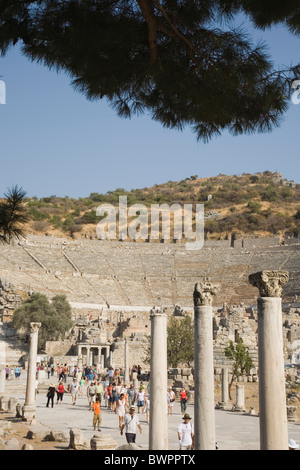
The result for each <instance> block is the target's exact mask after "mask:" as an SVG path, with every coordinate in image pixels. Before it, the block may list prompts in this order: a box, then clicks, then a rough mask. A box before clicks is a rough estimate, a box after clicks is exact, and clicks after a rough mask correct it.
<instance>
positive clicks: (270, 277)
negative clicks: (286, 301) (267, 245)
mask: <svg viewBox="0 0 300 470" xmlns="http://www.w3.org/2000/svg"><path fill="white" fill-rule="evenodd" d="M288 280H289V273H288V272H287V271H281V270H279V271H275V270H274V271H259V272H257V273H253V274H250V276H249V282H250V284H252V285H253V286H255V287H258V289H259V294H260V296H261V297H281V294H282V286H283V285H284V284H285V283H286V282H287V281H288Z"/></svg>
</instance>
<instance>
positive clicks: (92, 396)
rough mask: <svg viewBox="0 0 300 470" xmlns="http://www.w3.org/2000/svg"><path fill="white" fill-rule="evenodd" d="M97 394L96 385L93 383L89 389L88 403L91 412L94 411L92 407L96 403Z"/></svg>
mask: <svg viewBox="0 0 300 470" xmlns="http://www.w3.org/2000/svg"><path fill="white" fill-rule="evenodd" d="M95 394H96V390H95V383H94V382H91V384H90V385H89V386H88V388H87V397H88V401H89V409H90V410H91V409H92V405H93V403H94V401H95Z"/></svg>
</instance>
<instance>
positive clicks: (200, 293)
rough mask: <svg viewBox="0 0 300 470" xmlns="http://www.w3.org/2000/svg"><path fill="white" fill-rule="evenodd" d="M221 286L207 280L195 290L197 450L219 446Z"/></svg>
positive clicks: (195, 428) (195, 422)
mask: <svg viewBox="0 0 300 470" xmlns="http://www.w3.org/2000/svg"><path fill="white" fill-rule="evenodd" d="M216 293H217V286H216V285H215V284H212V283H211V282H210V281H208V280H205V281H203V282H201V283H197V284H196V285H195V290H194V325H195V341H194V351H195V358H194V364H195V365H194V380H195V397H197V398H196V399H195V404H194V433H195V450H214V449H215V408H214V362H213V308H212V299H213V296H214V295H215V294H216Z"/></svg>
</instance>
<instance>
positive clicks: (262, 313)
mask: <svg viewBox="0 0 300 470" xmlns="http://www.w3.org/2000/svg"><path fill="white" fill-rule="evenodd" d="M288 279H289V275H288V273H287V272H286V271H261V272H257V273H254V274H251V275H250V276H249V282H250V283H251V284H252V285H254V286H256V287H258V289H259V293H260V297H259V298H258V305H257V306H258V367H259V416H260V447H261V450H287V449H288V427H287V411H286V392H285V375H284V356H283V337H282V305H281V294H282V286H283V284H285V283H286V282H287V281H288Z"/></svg>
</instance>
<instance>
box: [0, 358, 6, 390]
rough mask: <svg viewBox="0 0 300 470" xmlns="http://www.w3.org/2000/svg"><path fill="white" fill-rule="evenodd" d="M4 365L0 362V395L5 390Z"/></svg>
mask: <svg viewBox="0 0 300 470" xmlns="http://www.w3.org/2000/svg"><path fill="white" fill-rule="evenodd" d="M5 375H6V374H5V365H4V364H0V397H1V396H2V395H3V394H4V392H5Z"/></svg>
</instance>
